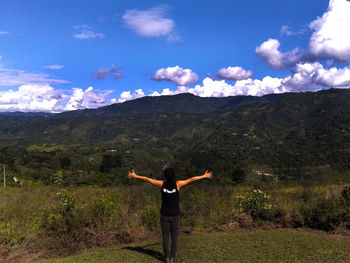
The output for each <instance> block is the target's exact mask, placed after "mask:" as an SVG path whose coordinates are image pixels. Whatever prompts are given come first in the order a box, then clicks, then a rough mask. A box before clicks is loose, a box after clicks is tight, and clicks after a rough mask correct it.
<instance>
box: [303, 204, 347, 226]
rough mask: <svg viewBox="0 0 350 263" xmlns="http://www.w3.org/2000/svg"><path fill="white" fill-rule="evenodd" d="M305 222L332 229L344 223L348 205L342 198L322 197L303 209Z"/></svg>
mask: <svg viewBox="0 0 350 263" xmlns="http://www.w3.org/2000/svg"><path fill="white" fill-rule="evenodd" d="M303 215H304V220H305V224H306V225H308V226H309V227H312V228H316V229H322V230H325V231H330V230H333V229H335V228H336V227H338V226H339V225H340V223H342V222H343V221H344V219H345V216H346V207H344V205H343V204H342V202H341V201H340V199H336V198H330V199H326V198H324V197H321V198H319V199H317V200H316V201H315V202H313V203H312V204H311V205H310V206H309V207H305V208H304V210H303Z"/></svg>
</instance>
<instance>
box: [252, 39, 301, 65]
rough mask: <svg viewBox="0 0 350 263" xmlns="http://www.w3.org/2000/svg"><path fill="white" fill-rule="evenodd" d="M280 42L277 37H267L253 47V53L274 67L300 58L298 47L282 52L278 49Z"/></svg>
mask: <svg viewBox="0 0 350 263" xmlns="http://www.w3.org/2000/svg"><path fill="white" fill-rule="evenodd" d="M279 47H280V42H279V41H278V40H277V39H272V38H270V39H268V40H267V41H265V42H264V43H262V44H261V45H260V46H258V47H257V48H256V49H255V53H256V54H257V55H258V56H259V57H261V58H262V59H263V60H265V61H266V63H267V64H268V65H269V66H270V67H272V68H276V69H282V68H286V67H289V66H291V65H294V64H296V63H297V62H298V61H299V60H300V56H299V55H298V53H299V48H295V49H293V50H292V51H289V52H286V53H282V52H281V51H280V50H279Z"/></svg>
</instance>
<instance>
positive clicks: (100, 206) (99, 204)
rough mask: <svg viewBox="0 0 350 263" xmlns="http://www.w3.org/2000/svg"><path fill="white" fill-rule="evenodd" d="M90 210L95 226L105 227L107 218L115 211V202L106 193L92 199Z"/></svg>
mask: <svg viewBox="0 0 350 263" xmlns="http://www.w3.org/2000/svg"><path fill="white" fill-rule="evenodd" d="M88 211H89V216H90V218H91V223H92V224H93V226H94V227H103V225H104V224H105V222H106V221H107V219H108V218H110V217H112V216H113V214H114V213H115V202H113V201H112V200H111V199H110V198H108V197H106V196H105V195H102V196H97V197H95V198H94V199H93V200H92V203H91V205H90V207H89V209H88Z"/></svg>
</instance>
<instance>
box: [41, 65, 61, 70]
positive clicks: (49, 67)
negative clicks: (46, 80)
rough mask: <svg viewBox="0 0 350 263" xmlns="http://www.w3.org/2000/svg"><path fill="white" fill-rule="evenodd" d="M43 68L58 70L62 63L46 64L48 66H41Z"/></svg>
mask: <svg viewBox="0 0 350 263" xmlns="http://www.w3.org/2000/svg"><path fill="white" fill-rule="evenodd" d="M43 68H47V69H53V70H59V69H63V68H64V66H62V65H48V66H43Z"/></svg>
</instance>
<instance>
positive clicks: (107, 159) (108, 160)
mask: <svg viewBox="0 0 350 263" xmlns="http://www.w3.org/2000/svg"><path fill="white" fill-rule="evenodd" d="M121 166H122V158H121V156H119V155H111V154H106V155H104V156H103V158H102V163H101V166H100V171H101V172H103V173H109V172H111V170H112V169H113V168H117V167H121Z"/></svg>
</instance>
